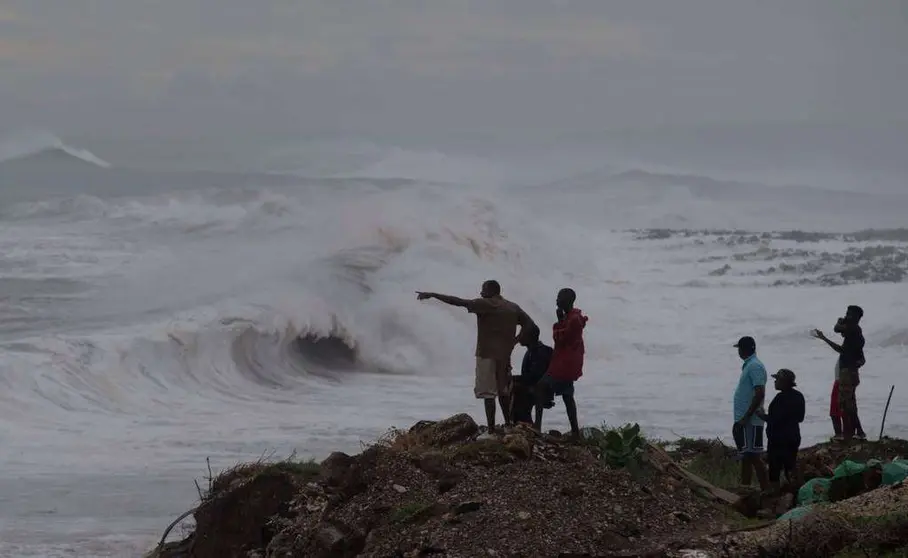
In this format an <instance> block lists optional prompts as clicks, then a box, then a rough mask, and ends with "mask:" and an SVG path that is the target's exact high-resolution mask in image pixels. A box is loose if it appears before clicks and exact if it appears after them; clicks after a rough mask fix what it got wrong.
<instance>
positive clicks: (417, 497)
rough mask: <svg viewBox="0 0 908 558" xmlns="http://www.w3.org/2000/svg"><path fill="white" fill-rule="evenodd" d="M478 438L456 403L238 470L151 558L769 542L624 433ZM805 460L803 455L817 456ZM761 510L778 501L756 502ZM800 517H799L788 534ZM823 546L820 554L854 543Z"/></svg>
mask: <svg viewBox="0 0 908 558" xmlns="http://www.w3.org/2000/svg"><path fill="white" fill-rule="evenodd" d="M479 434H480V429H479V427H478V426H477V425H476V423H475V422H474V421H473V419H472V418H470V417H469V416H468V415H465V414H461V415H456V416H453V417H451V418H448V419H445V420H442V421H439V422H420V423H417V424H416V425H414V426H413V427H412V428H411V429H409V431H406V432H392V433H391V434H389V436H387V437H386V439H383V440H382V441H380V442H379V443H376V444H374V445H372V446H370V447H368V448H367V449H365V450H364V451H363V452H362V453H361V454H359V455H356V456H350V455H346V454H342V453H334V454H332V455H331V456H330V457H328V459H326V460H325V461H324V462H322V463H321V464H315V463H299V462H292V461H285V462H279V463H253V464H246V465H240V466H238V467H236V468H234V469H232V470H229V471H225V472H223V473H222V474H220V475H219V476H217V477H216V478H214V479H212V481H211V484H210V487H209V490H208V492H207V494H205V495H203V498H202V500H201V503H200V504H199V506H198V507H197V508H196V509H195V510H193V512H192V515H193V517H194V519H195V529H194V531H193V532H192V534H190V535H189V536H188V537H187V538H185V539H184V540H182V541H179V542H171V543H166V544H164V543H163V540H162V545H161V546H159V548H158V549H156V550H155V552H153V553H152V554H151V556H155V557H157V558H177V557H190V556H191V557H196V558H207V557H212V558H214V557H217V558H230V557H244V558H245V557H255V556H258V557H263V558H264V557H268V558H290V557H307V558H328V557H338V558H346V557H349V558H352V557H362V558H385V557H387V558H392V557H395V558H396V557H417V556H438V557H441V558H473V557H480V556H497V557H527V558H545V557H556V556H558V557H565V558H567V557H578V558H579V557H606V556H628V557H629V556H697V557H706V556H760V555H764V550H767V549H769V548H775V547H772V545H773V544H775V545H776V546H778V543H777V542H772V541H778V540H780V534H779V533H778V532H775V531H772V529H773V528H774V527H773V526H772V524H773V522H772V521H763V522H761V521H756V520H748V519H747V518H745V517H744V516H743V515H741V514H740V513H739V512H738V511H735V510H736V509H740V510H742V511H747V510H746V509H744V508H746V506H744V507H741V502H743V501H744V500H746V499H742V498H739V496H738V495H737V494H734V493H732V492H729V491H727V490H724V489H722V488H720V487H717V486H713V485H712V484H710V483H709V482H708V481H706V480H704V479H703V478H702V477H700V476H697V475H695V474H692V473H691V472H690V471H688V470H686V469H685V468H682V466H680V465H679V464H678V462H676V460H675V459H673V457H672V456H670V455H669V454H668V453H666V452H665V451H663V450H662V449H661V448H660V447H659V446H656V445H652V444H647V443H646V442H645V441H643V439H642V438H640V437H639V433H638V431H637V430H636V429H635V428H626V429H624V430H618V431H611V432H608V433H605V432H602V431H598V430H597V431H593V434H592V435H590V436H589V437H587V438H586V439H585V440H583V441H581V442H574V441H570V440H568V439H566V438H564V437H562V436H561V435H559V434H557V433H550V434H545V435H542V434H538V433H536V432H534V431H532V430H531V429H528V428H524V427H517V428H514V429H511V430H510V431H509V432H508V433H507V434H506V435H505V436H503V437H501V438H491V439H482V438H478V435H479ZM691 447H692V446H691V444H688V447H687V453H685V452H684V451H681V452H680V453H676V454H674V457H675V458H676V459H677V460H678V461H680V462H681V463H685V462H691V459H699V460H700V461H702V460H703V459H707V460H709V459H717V460H720V461H722V460H726V456H727V454H728V452H727V449H726V448H722V447H721V446H719V445H716V444H710V443H706V444H705V445H703V447H699V448H697V447H694V448H693V449H691ZM811 455H812V456H813V457H811V459H813V461H811V463H819V461H821V460H822V456H819V457H817V456H814V454H811ZM817 455H819V454H817ZM827 455H828V452H827ZM830 458H832V456H831V455H830ZM713 466H715V467H718V468H721V467H727V466H733V461H730V460H727V461H724V462H722V463H719V462H716V463H714V465H710V466H709V467H713ZM819 466H820V467H822V465H819ZM882 491H886V492H885V496H886V498H884V499H882V500H881V499H879V498H877V499H876V500H874V501H875V502H877V504H878V505H880V506H882V507H881V508H880V509H886V510H889V511H891V509H892V505H888V507H886V506H883V504H882V503H881V502H882V501H883V500H885V501H886V502H890V504H892V502H895V503H896V507H897V502H898V498H899V497H906V498H908V491H905V490H904V489H903V488H898V489H897V490H895V489H892V488H888V487H887V488H885V489H880V490H878V491H874V493H879V494H883V492H882ZM871 494H873V493H871ZM866 496H868V495H866V494H865V495H863V496H861V497H866ZM893 498H895V499H894V500H893ZM751 500H752V499H751ZM758 500H759V499H758ZM906 502H908V500H906ZM761 504H766V505H761ZM790 504H791V501H790V500H789V501H788V503H787V506H790ZM835 505H842V503H839V504H835ZM766 506H769V507H773V506H776V507H777V506H778V500H777V499H776V500H773V501H772V502H771V503H768V504H767V503H766V502H758V505H757V506H756V507H757V508H761V507H763V508H765V507H766ZM906 509H908V505H906ZM786 510H787V507H786ZM753 511H754V510H751V512H753ZM764 511H765V510H764ZM781 511H785V510H776V512H777V513H781ZM889 511H887V513H889ZM749 515H755V514H754V513H749ZM836 517H838V516H836ZM175 523H176V522H175ZM814 523H815V522H811V521H810V520H801V523H799V527H798V533H801V535H799V536H801V537H802V538H803V537H804V536H808V535H804V534H803V533H804V532H807V533H811V532H812V531H809V529H808V531H804V526H807V525H813V524H814ZM905 526H906V527H908V522H906V523H905ZM776 529H778V528H777V527H776ZM166 536H167V534H166V533H165V538H166ZM782 538H784V537H782ZM906 538H908V530H906ZM799 540H800V539H799ZM836 541H837V542H836V544H834V545H831V546H830V552H833V551H837V550H840V549H841V548H844V547H846V546H848V545H849V544H852V543H853V542H855V541H853V540H845V539H841V540H839V539H836ZM799 544H802V545H803V542H802V543H799ZM795 550H797V549H795ZM785 551H786V552H789V551H792V547H791V546H790V545H789V547H785ZM769 555H773V554H769ZM775 555H795V554H775ZM810 555H816V556H820V555H830V556H831V555H833V554H831V553H826V554H810Z"/></svg>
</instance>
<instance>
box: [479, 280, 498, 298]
mask: <svg viewBox="0 0 908 558" xmlns="http://www.w3.org/2000/svg"><path fill="white" fill-rule="evenodd" d="M500 294H501V285H500V284H499V283H498V281H496V280H494V279H489V280H488V281H486V282H484V283H483V284H482V290H481V291H479V295H480V296H482V298H492V297H493V296H499V295H500Z"/></svg>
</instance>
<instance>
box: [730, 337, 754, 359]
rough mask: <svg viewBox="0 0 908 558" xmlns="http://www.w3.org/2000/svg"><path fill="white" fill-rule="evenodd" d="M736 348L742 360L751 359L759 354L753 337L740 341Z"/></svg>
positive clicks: (743, 338)
mask: <svg viewBox="0 0 908 558" xmlns="http://www.w3.org/2000/svg"><path fill="white" fill-rule="evenodd" d="M735 347H737V348H738V356H739V357H741V358H742V359H747V358H750V357H752V356H753V355H754V354H756V352H757V342H756V341H754V338H753V337H749V336H745V337H742V338H740V339H738V342H737V343H735Z"/></svg>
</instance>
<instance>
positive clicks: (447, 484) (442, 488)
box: [438, 473, 461, 494]
mask: <svg viewBox="0 0 908 558" xmlns="http://www.w3.org/2000/svg"><path fill="white" fill-rule="evenodd" d="M460 480H461V475H460V474H459V473H458V474H455V473H450V474H448V475H445V476H444V477H442V478H440V479H438V493H439V494H444V493H445V492H448V491H449V490H451V489H452V488H454V487H455V486H457V485H458V484H459V483H460Z"/></svg>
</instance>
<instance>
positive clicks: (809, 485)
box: [798, 479, 832, 506]
mask: <svg viewBox="0 0 908 558" xmlns="http://www.w3.org/2000/svg"><path fill="white" fill-rule="evenodd" d="M831 484H832V479H810V480H809V481H807V482H806V483H804V486H802V487H801V488H800V489H799V490H798V504H799V505H801V506H804V505H808V504H817V503H819V502H828V501H829V486H830V485H831Z"/></svg>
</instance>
